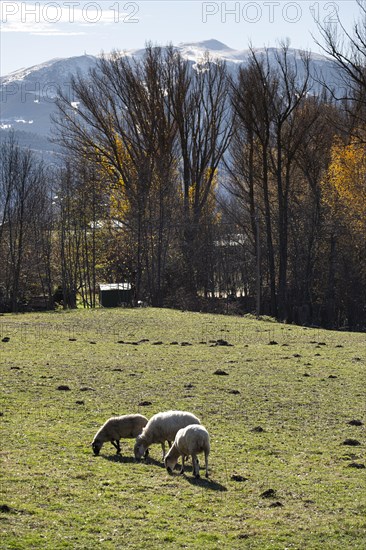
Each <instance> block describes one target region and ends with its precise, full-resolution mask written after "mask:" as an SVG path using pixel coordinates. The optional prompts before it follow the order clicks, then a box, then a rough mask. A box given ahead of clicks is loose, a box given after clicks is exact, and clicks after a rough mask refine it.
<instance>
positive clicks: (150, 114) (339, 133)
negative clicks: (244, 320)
mask: <svg viewBox="0 0 366 550" xmlns="http://www.w3.org/2000/svg"><path fill="white" fill-rule="evenodd" d="M359 4H360V10H361V20H360V22H358V23H357V24H355V28H354V34H353V35H352V36H351V35H348V36H347V37H346V38H347V41H346V42H345V41H343V42H340V41H339V39H338V38H337V35H336V33H335V31H332V29H329V28H327V29H322V35H323V43H324V44H325V45H324V49H325V50H326V51H327V53H329V54H330V55H332V57H333V58H334V59H335V60H336V62H337V63H338V66H339V70H340V71H341V74H342V75H343V76H344V82H346V83H347V87H346V88H345V89H346V90H347V92H346V94H343V95H342V97H340V98H337V97H335V92H334V90H331V89H327V88H326V87H325V85H324V87H323V92H322V93H321V94H319V93H317V94H315V93H314V91H313V85H314V78H313V75H311V74H310V57H309V55H307V54H303V55H302V56H301V59H298V60H297V61H296V62H294V59H293V57H291V56H290V52H289V48H288V45H287V44H282V45H281V47H280V48H279V49H278V50H277V54H276V56H275V62H273V60H271V59H270V58H269V52H266V53H265V54H264V55H263V54H261V55H258V54H257V53H256V51H255V50H254V49H252V50H251V55H250V60H249V63H248V64H247V65H246V66H245V67H239V68H238V70H237V71H236V72H235V73H229V72H228V69H227V67H226V65H225V64H224V63H222V62H220V61H217V60H212V59H210V58H209V57H208V56H207V57H206V58H204V59H203V60H202V61H201V62H200V63H197V64H196V66H195V67H194V68H193V69H192V67H191V65H190V63H189V62H188V61H186V60H184V59H183V58H182V57H181V55H180V54H179V52H177V51H176V50H175V49H174V48H173V47H167V48H159V47H152V46H151V45H148V46H147V47H146V50H145V53H144V55H143V56H142V57H141V58H130V57H126V56H122V55H120V54H119V53H118V52H114V53H112V54H111V55H109V56H102V57H101V58H100V61H99V62H98V65H97V67H96V68H95V69H94V70H93V71H91V72H90V74H89V76H88V78H83V77H81V76H76V77H75V78H74V79H73V81H72V92H73V98H70V97H68V96H65V95H62V94H60V96H59V99H58V109H59V114H58V116H57V119H56V120H55V127H56V128H57V139H58V141H59V142H61V143H62V145H63V146H64V148H65V159H67V160H65V163H64V166H62V167H61V168H57V169H54V170H53V171H50V170H49V169H47V170H46V169H45V167H44V166H43V165H42V163H40V162H39V161H37V160H36V159H35V158H34V156H33V155H32V153H31V152H29V151H24V150H21V149H20V148H19V147H18V146H17V144H16V142H15V140H14V137H13V136H10V138H9V140H8V141H7V142H5V143H3V144H2V147H1V166H2V168H1V170H2V172H1V183H0V199H1V209H0V216H1V219H0V232H1V233H0V253H1V258H2V269H1V275H0V305H1V308H2V309H3V310H4V309H8V310H13V311H17V310H18V309H19V308H21V307H22V305H23V304H25V303H26V302H27V300H28V302H29V299H30V297H31V296H34V294H42V295H43V296H45V302H46V303H48V304H49V305H51V304H52V301H53V298H54V291H55V288H56V287H58V289H59V294H60V295H61V299H62V302H63V304H64V307H75V306H76V303H77V298H79V299H80V300H81V302H82V303H83V305H84V306H85V307H95V306H96V304H97V299H96V295H97V289H98V283H99V282H121V281H129V282H131V283H132V285H133V288H134V295H135V299H136V300H144V301H148V302H149V303H151V304H152V305H155V306H164V305H166V306H175V307H184V308H192V309H205V308H206V309H210V308H211V309H213V308H217V307H218V308H219V307H220V303H223V304H224V306H223V309H222V310H223V311H225V310H226V311H227V310H228V309H234V310H235V311H253V312H255V313H256V314H257V315H260V314H269V315H272V316H274V317H276V318H277V319H279V320H282V321H288V322H297V323H301V324H320V325H323V326H327V327H339V326H343V325H347V326H349V327H350V328H360V327H364V326H365V325H366V307H365V306H366V254H365V252H366V249H365V234H366V187H365V185H366V184H365V181H366V180H365V174H366V150H365V122H366V120H365V114H366V111H365V108H366V77H365V75H366V53H365V52H366V48H365V44H366V12H365V5H364V3H363V2H362V1H360V2H359ZM346 46H347V49H346ZM76 100H77V106H76V103H75V101H76ZM220 298H221V301H220Z"/></svg>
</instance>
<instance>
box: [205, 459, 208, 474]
mask: <svg viewBox="0 0 366 550" xmlns="http://www.w3.org/2000/svg"><path fill="white" fill-rule="evenodd" d="M205 466H206V477H208V453H205Z"/></svg>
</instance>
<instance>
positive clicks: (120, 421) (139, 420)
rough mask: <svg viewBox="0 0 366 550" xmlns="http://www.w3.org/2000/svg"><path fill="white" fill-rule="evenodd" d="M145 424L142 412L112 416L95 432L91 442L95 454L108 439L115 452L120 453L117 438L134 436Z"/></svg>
mask: <svg viewBox="0 0 366 550" xmlns="http://www.w3.org/2000/svg"><path fill="white" fill-rule="evenodd" d="M146 424H147V418H146V416H143V415H142V414H125V415H123V416H112V418H110V419H109V420H107V422H106V423H105V424H103V426H102V427H101V428H100V429H99V430H98V431H97V433H96V434H95V437H94V439H93V442H92V447H93V451H94V454H95V456H97V455H99V453H100V450H101V448H102V447H103V443H105V442H106V441H110V442H111V443H112V445H114V447H116V449H117V454H121V447H120V445H119V440H120V439H121V438H122V437H123V438H126V439H133V438H135V437H136V436H138V435H139V434H140V433H141V432H142V429H143V428H144V426H146Z"/></svg>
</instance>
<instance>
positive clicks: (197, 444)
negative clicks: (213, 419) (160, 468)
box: [164, 425, 210, 478]
mask: <svg viewBox="0 0 366 550" xmlns="http://www.w3.org/2000/svg"><path fill="white" fill-rule="evenodd" d="M199 453H205V465H206V477H208V455H209V453H210V436H209V435H208V431H207V430H206V428H204V427H203V426H197V425H193V426H187V427H186V428H182V429H181V430H179V431H178V432H177V435H176V436H175V440H174V443H173V446H172V447H171V448H170V449H169V451H168V454H167V455H166V457H165V460H164V463H165V467H166V469H167V470H168V472H169V473H170V474H171V473H172V472H173V469H174V467H175V465H176V464H177V462H178V458H179V457H180V456H181V457H182V468H181V470H180V473H181V474H182V473H183V472H184V461H185V459H186V458H187V457H188V456H192V464H193V475H194V477H195V478H199V477H200V473H199V462H198V458H197V454H199Z"/></svg>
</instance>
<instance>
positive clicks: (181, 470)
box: [179, 455, 186, 474]
mask: <svg viewBox="0 0 366 550" xmlns="http://www.w3.org/2000/svg"><path fill="white" fill-rule="evenodd" d="M185 458H186V457H185V456H184V455H182V467H181V469H180V472H179V473H180V474H183V472H184V460H185Z"/></svg>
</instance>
